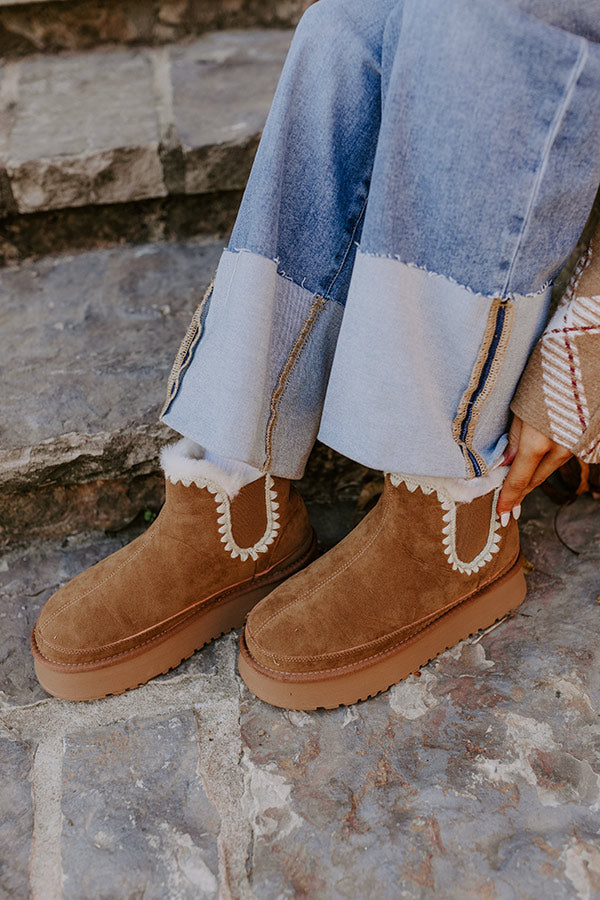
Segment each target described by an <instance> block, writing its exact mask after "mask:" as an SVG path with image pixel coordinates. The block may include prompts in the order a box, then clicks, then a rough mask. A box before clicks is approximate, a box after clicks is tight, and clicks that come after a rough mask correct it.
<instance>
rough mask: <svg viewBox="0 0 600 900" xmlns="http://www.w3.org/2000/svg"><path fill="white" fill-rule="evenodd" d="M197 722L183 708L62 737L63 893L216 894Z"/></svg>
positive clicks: (214, 830)
mask: <svg viewBox="0 0 600 900" xmlns="http://www.w3.org/2000/svg"><path fill="white" fill-rule="evenodd" d="M200 727H202V722H201V716H200V715H199V714H198V715H197V716H196V715H195V714H194V711H192V710H187V711H185V712H183V713H180V714H179V715H175V716H171V717H169V718H168V719H163V720H159V721H153V720H150V721H147V720H146V721H144V720H139V719H133V720H131V721H128V722H123V723H118V724H115V725H109V726H106V727H104V728H99V729H94V730H92V731H89V732H85V733H84V734H73V735H69V736H67V738H66V740H65V751H64V759H63V769H62V781H63V785H62V813H63V817H64V819H63V840H62V847H63V869H64V872H65V876H66V877H65V883H64V886H65V889H64V896H65V897H72V898H77V900H82V898H84V897H85V898H90V900H97V898H99V897H134V896H144V897H148V898H149V900H150V898H157V900H158V898H162V897H165V896H166V897H181V898H188V897H189V898H190V900H192V898H213V897H216V896H217V876H218V852H217V837H218V833H219V827H220V822H219V816H218V814H217V811H216V810H215V808H214V806H213V805H212V803H211V802H210V801H209V799H208V798H207V796H206V793H205V791H204V788H203V786H202V780H201V779H200V778H199V777H198V735H197V733H198V729H199V728H200ZM91 772H94V773H95V774H94V777H93V778H90V773H91Z"/></svg>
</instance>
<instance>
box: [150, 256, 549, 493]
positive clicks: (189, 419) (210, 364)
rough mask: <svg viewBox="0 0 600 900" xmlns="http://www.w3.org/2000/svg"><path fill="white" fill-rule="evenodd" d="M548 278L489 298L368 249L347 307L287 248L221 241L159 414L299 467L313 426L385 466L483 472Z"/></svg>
mask: <svg viewBox="0 0 600 900" xmlns="http://www.w3.org/2000/svg"><path fill="white" fill-rule="evenodd" d="M549 291H550V288H549V287H548V288H545V289H544V290H542V291H540V292H538V293H536V294H533V295H527V296H523V295H514V294H513V295H510V296H509V297H504V298H502V297H487V296H484V295H482V294H478V293H475V292H473V291H471V290H470V289H469V288H468V287H465V286H463V285H459V284H456V283H455V282H453V281H451V280H450V279H448V278H445V277H444V276H442V275H436V274H433V273H429V272H427V271H424V270H423V269H420V268H417V267H416V266H413V265H410V264H407V263H404V262H401V261H399V260H397V259H392V258H387V257H379V256H375V255H373V254H368V253H362V252H360V251H359V252H358V253H357V257H356V261H355V264H354V270H353V275H352V280H351V285H350V290H349V293H348V298H347V303H346V307H345V309H344V308H343V307H342V306H341V305H340V304H339V303H337V302H336V301H334V300H331V299H327V298H325V297H323V296H321V295H319V294H313V293H311V292H310V291H308V290H306V289H305V288H303V287H302V286H301V285H298V284H296V283H295V282H293V281H291V280H290V279H289V278H287V277H285V276H283V275H281V274H278V272H277V262H276V261H275V260H270V259H267V258H266V257H263V256H260V255H258V254H255V253H252V252H249V251H246V250H241V251H235V252H234V251H231V250H225V251H224V253H223V255H222V257H221V260H220V263H219V268H218V270H217V275H216V279H215V283H214V287H213V289H212V291H211V292H210V293H209V295H208V296H207V298H206V301H205V308H204V309H203V310H202V311H201V312H200V313H199V314H198V315H197V316H196V317H195V321H196V322H197V333H196V334H192V335H188V338H187V345H189V347H192V348H193V349H192V351H191V352H190V353H188V355H187V357H186V355H185V354H180V355H179V358H178V359H179V362H178V363H177V364H176V367H177V366H179V370H177V371H175V373H174V377H173V378H172V383H173V384H175V385H176V388H175V390H174V392H173V396H172V397H171V398H170V400H169V401H168V403H167V406H166V409H165V411H164V413H163V420H164V421H165V422H166V424H167V425H169V426H170V427H172V428H174V429H175V430H176V431H178V432H180V433H181V434H184V435H185V436H186V437H189V438H191V439H192V440H194V441H196V442H198V443H200V444H202V445H203V446H205V447H209V448H210V449H211V450H213V451H214V452H217V453H220V454H222V455H224V456H230V457H233V458H235V459H239V460H243V461H244V462H246V463H248V464H249V465H252V466H255V467H256V468H259V469H261V470H263V471H269V472H271V473H273V474H275V475H279V476H281V477H285V478H299V477H301V476H302V474H303V471H304V468H305V465H306V461H307V459H308V456H309V454H310V450H311V448H312V446H313V444H314V441H315V439H316V437H317V434H318V437H319V438H320V439H321V440H322V441H323V442H324V443H326V444H328V445H329V446H330V447H332V448H334V449H335V450H338V451H340V452H341V453H344V454H345V455H347V456H349V457H351V458H352V459H355V460H357V461H358V462H360V463H363V464H364V465H367V466H370V467H372V468H376V469H382V470H385V471H395V472H405V473H408V474H415V475H438V476H445V477H450V478H473V477H477V476H481V475H485V474H486V472H487V471H488V469H489V468H490V467H491V465H492V464H493V463H494V462H495V461H496V459H497V458H498V455H499V454H500V453H501V452H502V450H503V448H504V445H505V443H506V434H505V429H506V424H507V414H508V408H509V403H510V399H511V397H512V394H513V392H514V390H515V387H516V383H517V381H518V379H519V376H520V374H521V371H522V369H523V367H524V365H525V362H526V360H527V357H528V356H529V353H530V352H531V348H532V346H533V344H534V343H535V341H536V340H537V337H538V335H539V333H540V331H541V330H542V328H543V326H544V322H545V319H546V313H547V307H548V301H549ZM342 317H343V320H342Z"/></svg>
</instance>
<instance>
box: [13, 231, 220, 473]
mask: <svg viewBox="0 0 600 900" xmlns="http://www.w3.org/2000/svg"><path fill="white" fill-rule="evenodd" d="M222 246H223V244H222V242H220V241H210V240H209V241H206V242H198V243H190V244H183V243H173V244H155V245H142V246H139V247H118V248H113V249H109V250H99V251H96V252H90V253H82V254H80V255H77V256H72V257H55V258H48V259H45V260H42V261H39V262H35V263H30V264H28V265H24V266H21V267H20V268H19V269H6V270H4V271H0V291H1V292H2V296H3V303H2V309H1V310H0V331H1V333H2V346H3V358H2V363H1V369H0V372H1V377H2V383H3V385H4V387H5V390H4V391H3V397H2V400H1V401H0V402H1V405H2V414H1V416H0V422H1V425H0V435H1V442H2V451H1V456H0V472H1V473H2V474H0V483H2V484H3V485H7V482H8V483H13V479H17V478H18V477H19V474H18V473H19V471H24V470H23V468H22V467H26V466H27V463H26V461H25V460H24V459H23V461H22V463H21V459H22V457H24V455H25V454H24V451H29V452H31V448H34V447H41V445H42V443H43V442H44V441H50V442H53V441H57V439H60V444H58V443H57V444H56V446H54V445H50V444H48V447H47V449H48V452H50V451H51V450H52V451H54V450H55V451H56V452H55V453H54V455H53V457H52V464H53V465H58V464H59V463H60V461H61V459H64V460H65V461H67V460H69V458H71V459H72V457H73V456H74V455H81V454H83V453H86V452H87V453H88V454H89V455H90V456H94V455H97V454H98V448H99V447H100V444H99V443H96V448H95V447H94V444H93V443H92V442H86V440H85V436H88V435H104V436H105V437H103V438H99V439H95V440H99V441H100V442H104V443H105V442H106V440H107V437H106V436H112V435H114V434H115V433H119V434H123V433H127V432H130V433H131V432H133V431H134V430H135V429H136V428H137V427H138V426H155V425H156V421H157V417H158V412H159V410H160V406H161V403H162V401H163V399H164V394H165V390H166V379H167V376H168V373H169V371H170V368H171V365H172V362H173V358H174V355H175V351H176V349H177V347H178V345H179V343H180V341H181V339H182V337H183V335H184V333H185V330H186V328H187V326H188V324H189V320H190V317H191V315H192V312H193V311H194V309H195V308H196V306H197V304H198V303H199V302H200V300H201V299H202V295H203V293H204V290H205V288H206V285H207V284H208V282H209V281H210V278H211V277H212V274H213V273H214V270H215V269H216V266H217V263H218V259H219V255H220V252H221V249H222ZM88 444H89V445H88ZM39 452H40V454H43V452H44V450H43V449H40V451H39ZM19 454H21V456H19ZM131 462H132V463H134V462H135V461H134V460H132V461H131ZM35 465H36V466H37V467H38V468H40V469H43V458H38V459H36V460H35Z"/></svg>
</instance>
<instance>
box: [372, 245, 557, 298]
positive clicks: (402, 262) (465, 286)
mask: <svg viewBox="0 0 600 900" xmlns="http://www.w3.org/2000/svg"><path fill="white" fill-rule="evenodd" d="M357 246H358V245H357ZM359 252H360V254H361V255H362V256H370V257H372V258H373V259H391V260H394V262H398V263H400V265H401V266H406V267H407V269H417V270H418V271H419V272H424V273H425V275H429V276H430V277H431V278H442V279H443V280H444V281H449V282H450V284H454V285H456V286H457V287H459V288H462V289H463V291H468V293H469V294H472V295H473V296H474V297H477V298H479V299H481V300H497V299H498V292H495V293H493V294H485V293H483V292H482V291H476V290H475V289H474V288H472V287H470V286H469V285H468V284H463V283H462V282H461V281H457V279H456V278H452V276H451V275H442V273H441V272H434V271H433V270H432V269H428V268H427V266H421V265H419V263H416V262H409V261H407V260H405V259H403V258H402V257H401V256H400V254H399V253H375V252H374V251H372V250H364V249H363V248H362V247H359ZM553 283H554V281H553V279H551V278H549V279H548V280H547V281H544V283H543V284H542V286H541V287H540V288H538V290H537V291H531V292H530V293H528V294H520V293H518V292H511V299H513V300H514V299H517V298H519V299H521V298H522V299H524V300H530V299H533V298H534V297H541V296H542V295H543V294H545V293H546V291H547V290H548V288H550V287H551V286H552V285H553ZM504 293H505V292H504V291H502V292H501V296H502V297H503V296H504Z"/></svg>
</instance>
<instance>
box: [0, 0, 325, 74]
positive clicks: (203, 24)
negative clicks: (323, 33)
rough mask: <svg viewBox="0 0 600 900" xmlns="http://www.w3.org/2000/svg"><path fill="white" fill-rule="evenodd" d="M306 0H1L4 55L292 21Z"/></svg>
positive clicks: (151, 41)
mask: <svg viewBox="0 0 600 900" xmlns="http://www.w3.org/2000/svg"><path fill="white" fill-rule="evenodd" d="M306 6H308V2H307V0H127V2H126V3H116V2H115V0H50V2H44V0H42V2H39V0H17V2H15V0H0V57H2V58H3V59H10V58H18V57H20V56H23V55H26V54H31V53H56V52H58V51H61V50H70V51H80V50H86V49H90V48H92V47H99V46H102V45H110V44H113V45H114V44H121V45H136V44H147V45H162V44H165V43H170V42H173V41H181V40H186V39H189V38H194V37H198V36H199V35H201V34H203V33H204V32H207V31H212V30H216V29H219V30H221V29H225V28H273V27H275V28H289V27H293V26H294V25H295V24H296V23H297V21H298V19H299V17H300V14H301V12H302V10H303V9H304V8H305V7H306Z"/></svg>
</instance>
